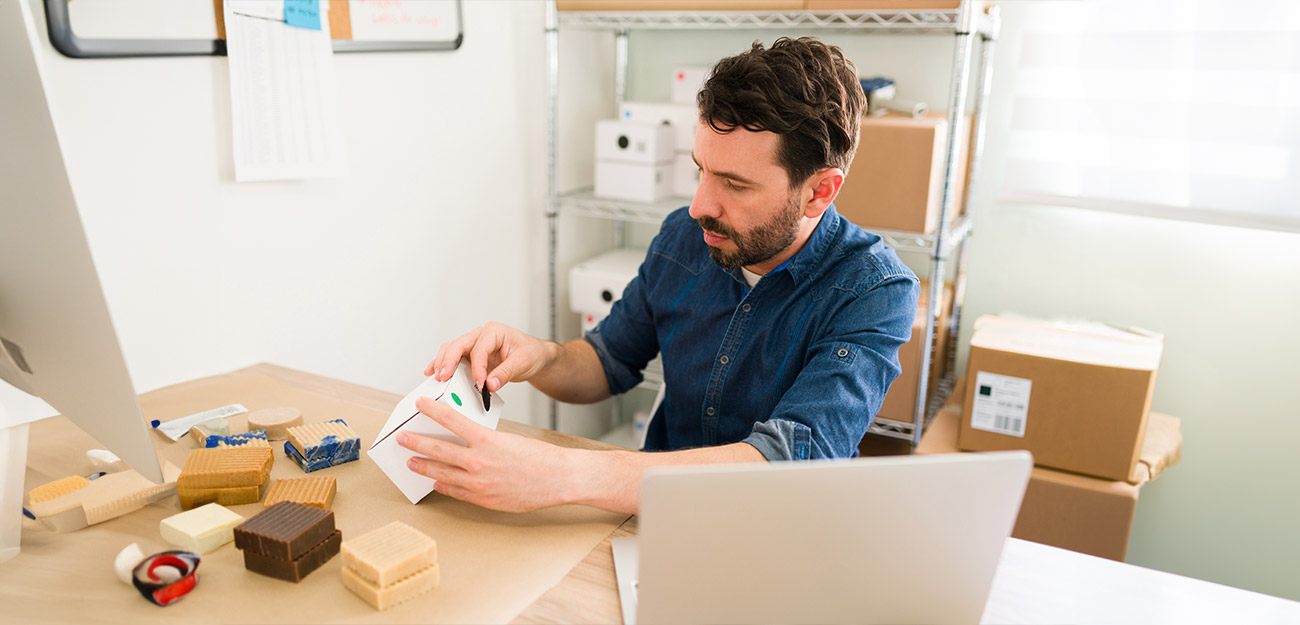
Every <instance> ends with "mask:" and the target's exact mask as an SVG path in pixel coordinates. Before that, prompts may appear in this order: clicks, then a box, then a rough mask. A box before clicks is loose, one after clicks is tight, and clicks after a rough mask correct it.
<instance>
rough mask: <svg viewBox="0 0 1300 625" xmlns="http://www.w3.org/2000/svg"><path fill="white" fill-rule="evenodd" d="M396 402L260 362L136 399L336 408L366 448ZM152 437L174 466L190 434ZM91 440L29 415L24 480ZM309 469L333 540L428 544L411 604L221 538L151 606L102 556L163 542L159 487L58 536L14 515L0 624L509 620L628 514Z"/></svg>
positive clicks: (151, 410)
mask: <svg viewBox="0 0 1300 625" xmlns="http://www.w3.org/2000/svg"><path fill="white" fill-rule="evenodd" d="M399 399H400V397H399V396H398V395H395V394H392V393H385V392H381V391H376V390H374V389H368V388H365V387H361V386H358V385H355V384H349V383H345V382H340V381H337V380H330V379H326V378H322V377H319V376H314V375H309V374H305V373H301V372H297V371H292V370H289V369H284V368H282V367H275V366H271V365H257V366H254V367H250V368H247V369H243V370H240V371H236V372H232V373H230V374H224V375H218V376H213V377H210V378H203V379H201V380H195V381H192V382H186V383H183V384H179V385H175V386H172V387H167V388H164V389H159V390H157V391H153V392H150V393H146V394H145V395H144V396H142V397H141V407H142V408H143V409H144V412H145V416H146V418H151V419H163V420H167V419H172V418H176V417H180V416H184V415H186V414H191V413H194V412H198V411H200V410H204V409H209V408H214V407H217V406H221V405H225V404H230V403H242V404H244V405H245V406H247V407H248V408H249V409H250V410H256V409H259V408H266V407H271V406H277V405H280V406H283V405H288V406H296V407H298V408H299V409H301V410H302V411H303V414H304V417H305V418H306V420H307V421H309V422H313V421H320V420H325V419H330V418H344V419H345V420H346V421H348V423H349V424H350V425H351V426H352V428H353V429H354V430H355V431H356V432H357V434H358V435H359V436H360V437H361V439H362V442H363V445H364V444H368V443H369V442H370V441H372V440H373V439H374V437H375V436H376V435H377V434H378V431H379V428H380V427H381V426H382V425H383V423H384V421H385V420H386V419H387V417H388V415H389V413H390V411H391V410H392V407H393V406H395V405H396V404H397V402H398V400H399ZM506 414H507V416H508V415H509V412H508V407H507V413H506ZM231 421H232V430H234V431H240V430H241V429H242V426H243V423H242V422H243V421H244V418H243V417H232V418H231ZM498 429H500V430H502V431H507V432H513V433H517V434H521V435H524V436H530V437H533V438H538V439H541V440H545V441H548V442H551V443H555V444H557V445H563V446H569V447H585V448H608V447H609V446H608V445H603V444H601V443H596V442H594V441H589V440H585V439H581V438H578V437H574V436H569V435H565V434H560V433H556V432H552V431H549V430H543V429H540V428H535V427H531V426H527V425H522V424H519V423H515V422H510V421H505V420H503V421H501V423H500V425H499V428H498ZM151 436H153V438H154V444H155V448H157V449H158V451H159V455H160V458H162V459H164V460H167V461H170V462H172V463H174V464H177V465H180V464H183V463H184V459H185V458H186V456H188V454H189V452H190V450H191V449H192V448H193V443H192V442H191V441H189V440H188V438H185V439H182V440H181V441H180V442H175V443H173V442H171V441H169V440H167V439H166V438H165V437H163V436H161V435H160V434H158V433H153V434H151ZM97 446H98V445H97V444H96V443H95V442H94V440H93V439H91V438H90V437H89V436H87V435H86V434H85V433H84V432H82V431H81V430H79V429H78V428H76V427H75V426H73V425H72V424H71V422H70V421H68V420H67V419H64V418H61V417H60V418H54V419H48V420H44V421H40V422H36V423H33V424H32V426H31V431H30V441H29V444H28V461H27V475H26V478H25V484H26V487H27V488H32V487H35V486H36V485H39V484H42V483H44V482H47V481H49V480H52V479H57V478H60V477H64V476H66V475H68V474H84V473H88V472H89V471H90V464H89V462H88V461H87V460H85V457H84V453H85V450H87V449H91V448H94V447H97ZM277 446H278V445H277ZM302 475H303V473H302V471H301V469H299V468H298V467H297V466H296V465H294V464H293V463H292V462H291V461H289V460H288V459H286V458H285V457H284V455H283V452H279V453H277V454H276V462H275V465H274V466H273V467H272V470H271V478H272V479H281V478H290V477H295V476H302ZM312 475H332V476H335V477H337V479H338V496H337V497H336V498H335V501H334V506H333V509H334V513H335V524H336V526H337V527H338V528H339V529H341V530H342V531H343V538H344V540H347V539H348V538H349V536H357V535H360V534H361V533H364V532H366V531H369V530H370V529H373V528H375V527H379V526H381V525H384V524H386V523H388V522H390V521H394V520H400V521H404V522H406V523H409V524H411V525H413V526H415V527H417V528H420V529H421V530H423V531H425V532H426V533H428V534H429V535H430V536H432V537H434V539H435V540H438V541H439V549H438V552H439V554H438V561H439V566H440V568H441V571H442V583H441V585H440V586H439V587H438V588H436V589H435V590H433V591H431V592H430V593H428V594H426V595H423V596H421V597H417V598H416V599H414V600H412V601H411V602H409V603H406V604H402V605H399V606H397V607H395V608H393V609H391V610H388V611H385V612H376V611H375V610H373V609H371V608H370V607H369V606H368V605H367V604H365V603H363V602H362V601H361V600H359V599H357V598H356V597H353V596H352V594H351V593H350V592H348V591H346V590H345V589H344V587H343V585H342V583H341V581H340V580H339V577H340V575H341V571H340V569H341V568H342V559H341V558H338V557H335V558H332V559H331V560H330V561H329V562H327V563H326V564H325V565H324V566H323V567H321V568H320V569H318V570H317V571H315V572H313V573H312V574H311V575H309V576H308V577H307V578H305V579H304V580H303V581H302V582H301V583H298V584H294V583H290V582H285V581H281V580H275V579H271V578H268V577H263V576H261V575H257V574H255V573H251V572H249V571H246V570H244V566H243V558H242V553H241V552H239V551H237V550H236V549H235V548H234V547H233V546H231V545H226V546H223V547H221V548H219V549H217V550H216V551H213V552H212V553H209V554H205V555H204V556H203V560H202V562H201V564H200V566H199V570H198V575H199V584H198V587H197V588H196V589H195V590H194V592H193V593H191V594H190V595H188V596H186V597H184V598H183V599H182V600H181V601H179V602H177V603H176V604H174V605H171V606H168V607H166V608H159V607H157V606H153V605H151V604H149V603H148V602H147V601H145V600H144V599H143V598H141V597H140V596H139V594H138V593H137V592H136V591H135V589H134V588H132V587H130V586H129V585H126V584H123V583H122V582H121V581H120V580H118V579H117V577H116V575H114V573H113V567H112V562H113V557H114V555H115V554H116V553H117V552H118V551H119V550H121V549H122V548H123V547H125V546H126V545H127V544H129V543H132V542H138V543H140V546H141V548H142V549H143V550H144V553H145V554H151V553H156V552H159V551H163V550H165V549H167V548H169V547H168V546H167V545H166V544H165V543H164V542H163V541H162V539H161V537H160V536H159V533H158V523H159V522H160V521H161V520H162V519H163V518H166V517H167V516H170V515H172V514H175V513H177V512H179V511H180V508H179V503H178V501H177V500H176V498H175V497H169V498H166V499H163V500H161V501H159V502H157V503H155V504H152V505H150V506H146V507H144V508H142V509H140V510H137V511H135V512H132V513H130V514H127V515H125V516H122V517H119V518H116V519H112V520H110V521H107V522H104V523H101V524H98V525H95V526H92V527H89V528H86V529H83V530H81V531H77V532H71V533H66V534H54V533H50V532H48V531H45V530H44V529H43V528H41V527H40V526H39V525H37V524H35V523H34V522H30V521H24V527H23V536H22V552H21V553H20V554H19V555H18V557H16V558H14V559H13V560H10V561H8V562H5V563H4V564H0V623H10V622H13V623H29V622H77V623H90V622H102V623H122V622H131V623H143V622H150V623H152V622H157V623H174V622H185V623H187V624H193V623H208V622H213V623H230V622H259V623H267V622H290V623H301V622H311V623H333V622H348V623H351V622H372V623H399V622H409V623H439V622H497V623H506V622H509V621H510V620H511V619H512V618H515V617H517V616H518V615H519V614H520V613H521V612H524V611H526V610H527V609H529V606H530V605H531V604H533V603H534V602H535V601H536V600H537V598H538V597H540V596H542V594H543V593H545V592H546V591H547V590H548V589H550V588H552V587H554V586H555V585H556V584H557V583H558V582H560V580H561V579H562V578H564V577H565V575H566V574H568V573H569V572H570V571H571V570H572V569H573V568H574V566H575V565H577V564H578V563H579V562H580V561H582V559H583V558H584V557H585V556H587V555H589V553H590V552H591V551H592V549H593V548H594V547H596V546H597V545H598V544H599V543H600V541H601V540H602V539H604V538H605V537H607V536H608V535H609V534H610V533H611V532H613V531H614V530H615V529H617V528H618V527H619V526H620V524H622V523H623V522H624V521H626V520H627V519H628V518H629V517H628V515H626V514H614V513H609V512H604V511H600V510H595V509H593V508H586V507H582V506H561V507H557V508H551V509H547V510H541V511H537V512H532V513H528V514H510V513H502V512H495V511H490V510H486V509H483V508H479V507H477V506H472V505H470V504H466V503H464V502H460V501H456V500H454V499H451V498H449V497H443V496H440V495H435V496H431V497H428V498H426V499H425V500H424V501H422V502H421V503H420V504H419V505H415V506H413V505H411V504H410V503H409V502H408V501H407V500H406V499H405V497H404V496H402V495H401V494H400V492H399V491H398V490H397V489H396V487H394V486H392V485H391V484H390V483H389V482H388V480H387V478H386V477H384V476H383V474H382V472H381V471H380V470H379V468H378V467H377V466H376V465H375V464H374V463H373V462H370V461H369V460H368V458H367V456H366V455H365V454H362V456H361V459H360V461H358V462H349V463H347V464H344V465H340V466H338V467H331V468H329V469H325V470H323V471H321V472H320V473H313V474H312ZM229 507H230V509H232V510H233V511H235V512H237V513H239V514H242V515H244V516H245V517H250V516H252V515H254V514H256V513H257V512H259V511H261V509H262V505H261V504H260V503H254V504H244V505H238V506H229Z"/></svg>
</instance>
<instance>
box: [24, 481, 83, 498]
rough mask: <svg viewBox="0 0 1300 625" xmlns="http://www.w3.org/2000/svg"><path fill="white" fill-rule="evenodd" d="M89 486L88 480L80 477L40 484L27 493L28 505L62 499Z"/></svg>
mask: <svg viewBox="0 0 1300 625" xmlns="http://www.w3.org/2000/svg"><path fill="white" fill-rule="evenodd" d="M87 486H90V480H88V479H86V478H84V477H81V476H80V475H69V476H68V477H65V478H63V479H58V480H54V481H53V482H47V483H45V484H41V485H40V486H37V487H36V488H33V489H32V490H31V492H29V493H27V503H28V504H40V503H44V502H47V501H50V500H51V499H54V498H56V497H62V496H63V495H67V494H68V493H71V492H73V491H78V490H81V489H83V488H85V487H87Z"/></svg>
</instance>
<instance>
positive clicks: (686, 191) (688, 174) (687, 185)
mask: <svg viewBox="0 0 1300 625" xmlns="http://www.w3.org/2000/svg"><path fill="white" fill-rule="evenodd" d="M699 188H700V168H699V167H697V166H696V165H695V159H692V158H691V153H690V152H678V153H677V156H676V158H674V159H673V195H677V196H681V197H687V198H694V197H695V191H696V190H697V189H699Z"/></svg>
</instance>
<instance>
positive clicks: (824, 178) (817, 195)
mask: <svg viewBox="0 0 1300 625" xmlns="http://www.w3.org/2000/svg"><path fill="white" fill-rule="evenodd" d="M843 185H844V170H842V169H840V168H839V167H827V168H825V169H822V170H818V171H817V172H816V173H814V174H813V175H811V176H809V177H808V181H807V182H806V183H804V196H805V197H807V198H808V200H807V201H806V202H804V207H803V214H804V216H805V217H808V218H810V219H816V218H818V217H821V215H822V213H824V212H826V209H827V208H830V206H831V202H834V201H835V196H837V195H839V193H840V187H841V186H843Z"/></svg>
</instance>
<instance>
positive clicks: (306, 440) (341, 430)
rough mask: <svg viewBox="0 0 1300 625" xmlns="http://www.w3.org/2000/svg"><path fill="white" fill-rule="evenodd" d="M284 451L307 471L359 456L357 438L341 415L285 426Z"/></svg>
mask: <svg viewBox="0 0 1300 625" xmlns="http://www.w3.org/2000/svg"><path fill="white" fill-rule="evenodd" d="M284 453H285V455H287V456H289V457H290V458H292V459H293V461H294V462H295V463H297V464H298V466H300V467H302V470H303V471H305V472H307V473H311V472H312V471H316V470H318V469H324V468H326V467H332V466H336V465H340V464H343V463H345V462H352V461H353V460H356V459H357V458H359V457H360V456H361V439H360V438H359V437H358V436H357V434H356V432H353V431H352V428H350V427H348V424H347V423H346V422H345V421H343V420H342V419H334V420H332V421H325V422H322V423H308V424H307V425H299V426H297V427H291V428H289V440H287V441H285V443H284Z"/></svg>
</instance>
